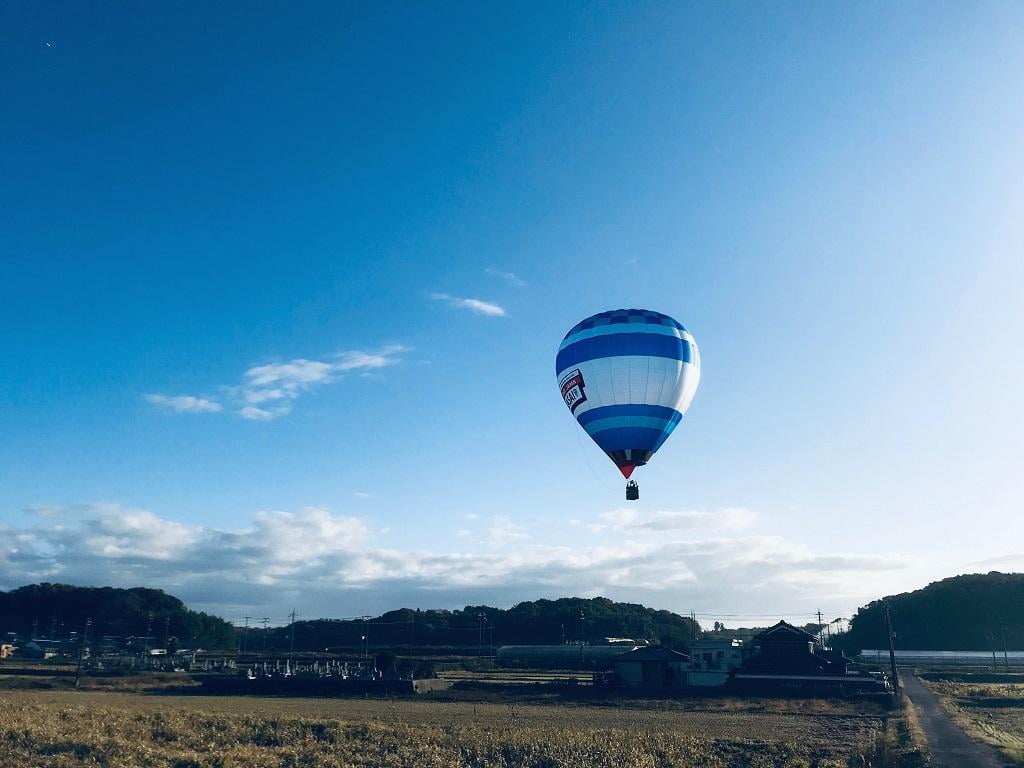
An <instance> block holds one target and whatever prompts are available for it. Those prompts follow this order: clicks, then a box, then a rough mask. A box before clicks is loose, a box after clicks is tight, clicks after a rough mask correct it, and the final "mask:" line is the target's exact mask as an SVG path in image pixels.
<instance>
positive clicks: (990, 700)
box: [925, 675, 1024, 766]
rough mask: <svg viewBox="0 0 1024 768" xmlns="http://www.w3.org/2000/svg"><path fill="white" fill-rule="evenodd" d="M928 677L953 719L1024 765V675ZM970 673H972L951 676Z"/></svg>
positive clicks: (1012, 759) (932, 687)
mask: <svg viewBox="0 0 1024 768" xmlns="http://www.w3.org/2000/svg"><path fill="white" fill-rule="evenodd" d="M928 677H929V678H932V679H927V680H925V684H926V685H928V686H929V687H930V688H931V689H932V690H933V691H935V693H936V694H938V696H939V700H940V701H941V702H942V704H943V706H944V707H945V708H946V710H947V711H948V712H949V713H950V715H951V716H952V717H953V719H954V720H955V721H956V722H957V723H958V724H959V725H960V726H961V727H962V728H963V729H964V730H966V731H967V732H968V733H969V734H970V735H971V736H972V737H974V738H975V739H978V740H979V741H984V742H986V743H988V744H991V745H992V746H994V747H996V748H998V749H999V750H1000V751H1001V752H1002V753H1003V754H1004V755H1005V756H1006V757H1007V758H1008V759H1009V760H1010V761H1011V762H1012V763H1013V764H1014V765H1020V766H1024V679H1022V681H1021V682H1017V683H991V682H981V683H979V682H969V681H965V680H964V679H959V680H958V679H953V680H943V679H934V678H935V677H940V678H941V676H935V675H929V676H928ZM951 677H960V678H963V677H967V678H968V679H969V677H970V676H951Z"/></svg>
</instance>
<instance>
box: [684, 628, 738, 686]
mask: <svg viewBox="0 0 1024 768" xmlns="http://www.w3.org/2000/svg"><path fill="white" fill-rule="evenodd" d="M741 664H743V641H742V640H732V639H723V640H695V641H694V642H692V643H690V667H689V669H688V671H687V673H686V684H687V685H689V686H692V687H694V688H709V687H710V688H714V687H720V686H723V685H725V684H726V683H727V682H728V681H729V677H730V675H731V674H732V673H733V672H734V671H735V670H737V669H739V668H740V665H741Z"/></svg>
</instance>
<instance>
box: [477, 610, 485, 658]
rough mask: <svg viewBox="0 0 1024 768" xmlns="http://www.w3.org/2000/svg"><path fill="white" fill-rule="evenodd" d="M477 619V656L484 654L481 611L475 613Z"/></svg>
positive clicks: (482, 615) (482, 616)
mask: <svg viewBox="0 0 1024 768" xmlns="http://www.w3.org/2000/svg"><path fill="white" fill-rule="evenodd" d="M476 619H477V630H478V632H479V638H478V640H479V647H478V648H477V656H483V655H484V614H483V611H481V612H480V613H478V614H477V615H476Z"/></svg>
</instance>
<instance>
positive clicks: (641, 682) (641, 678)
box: [615, 645, 690, 688]
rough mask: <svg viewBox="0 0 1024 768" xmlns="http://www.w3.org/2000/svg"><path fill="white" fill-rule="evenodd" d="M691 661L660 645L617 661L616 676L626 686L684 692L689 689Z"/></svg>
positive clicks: (625, 655) (681, 654)
mask: <svg viewBox="0 0 1024 768" xmlns="http://www.w3.org/2000/svg"><path fill="white" fill-rule="evenodd" d="M689 664H690V657H689V656H687V655H686V654H685V653H680V652H679V651H673V650H672V649H671V648H665V647H664V646H660V645H652V646H647V647H645V648H637V649H636V650H632V651H629V652H628V653H623V654H621V655H619V656H616V657H615V674H616V675H617V676H618V678H619V680H620V681H621V682H622V684H623V685H626V686H630V687H643V688H681V687H682V686H684V685H686V669H687V667H688V666H689Z"/></svg>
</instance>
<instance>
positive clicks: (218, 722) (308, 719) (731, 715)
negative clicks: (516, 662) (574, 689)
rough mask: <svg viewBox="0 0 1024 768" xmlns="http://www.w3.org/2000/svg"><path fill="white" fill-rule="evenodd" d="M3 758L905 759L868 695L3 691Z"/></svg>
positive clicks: (201, 764) (609, 762) (195, 763)
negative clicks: (618, 697)
mask: <svg viewBox="0 0 1024 768" xmlns="http://www.w3.org/2000/svg"><path fill="white" fill-rule="evenodd" d="M0 712H2V713H3V714H2V715H0V764H3V765H9V764H10V765H31V766H54V767H55V768H63V767H69V766H83V765H106V766H111V768H121V767H125V768H126V767H127V766H132V767H133V768H134V767H135V766H152V767H154V768H155V767H157V766H160V767H163V766H172V767H173V768H215V767H216V768H227V767H228V766H238V767H239V768H241V767H242V766H267V767H268V768H269V767H270V766H274V767H275V768H276V767H278V766H311V767H313V768H332V767H335V766H337V767H338V768H340V767H341V766H359V767H360V768H364V767H365V768H371V767H376V766H383V767H395V768H397V767H398V766H417V767H419V766H446V767H448V766H451V767H453V768H454V767H456V766H466V767H467V768H485V767H486V768H492V767H493V768H518V767H520V766H522V767H526V766H530V767H531V768H533V767H536V768H539V767H540V766H545V767H553V766H561V767H562V768H576V767H577V766H578V767H579V768H584V766H586V767H587V768H590V767H591V766H594V767H601V766H608V768H612V766H614V767H615V768H632V767H633V766H636V767H637V768H639V767H640V766H644V767H645V768H646V767H647V766H665V767H666V768H668V767H671V766H708V767H709V768H727V767H731V766H745V767H746V768H767V767H768V766H794V767H797V766H801V767H802V768H811V767H812V766H816V767H817V768H839V767H841V766H843V767H845V766H868V765H871V766H899V765H910V764H913V763H911V762H907V763H902V762H900V760H899V757H900V754H899V750H898V749H895V746H896V742H897V741H898V732H899V730H900V723H901V719H900V717H899V716H898V715H894V714H893V713H891V712H887V711H885V710H882V709H879V708H876V707H875V705H870V704H864V705H863V706H862V705H860V704H858V703H843V702H826V701H786V700H728V699H717V700H713V701H711V700H708V701H705V700H701V699H688V700H682V699H680V700H674V701H664V702H643V701H633V702H617V703H616V704H615V705H612V704H610V703H607V704H605V705H598V704H571V703H559V704H550V703H522V702H511V703H507V702H493V701H492V702H488V701H463V700H453V699H398V700H387V699H291V698H288V699H286V698H274V699H261V698H254V697H210V696H182V695H174V696H172V695H144V694H138V693H125V692H104V691H78V692H75V691H57V690H54V691H26V690H19V691H6V692H3V693H0Z"/></svg>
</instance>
